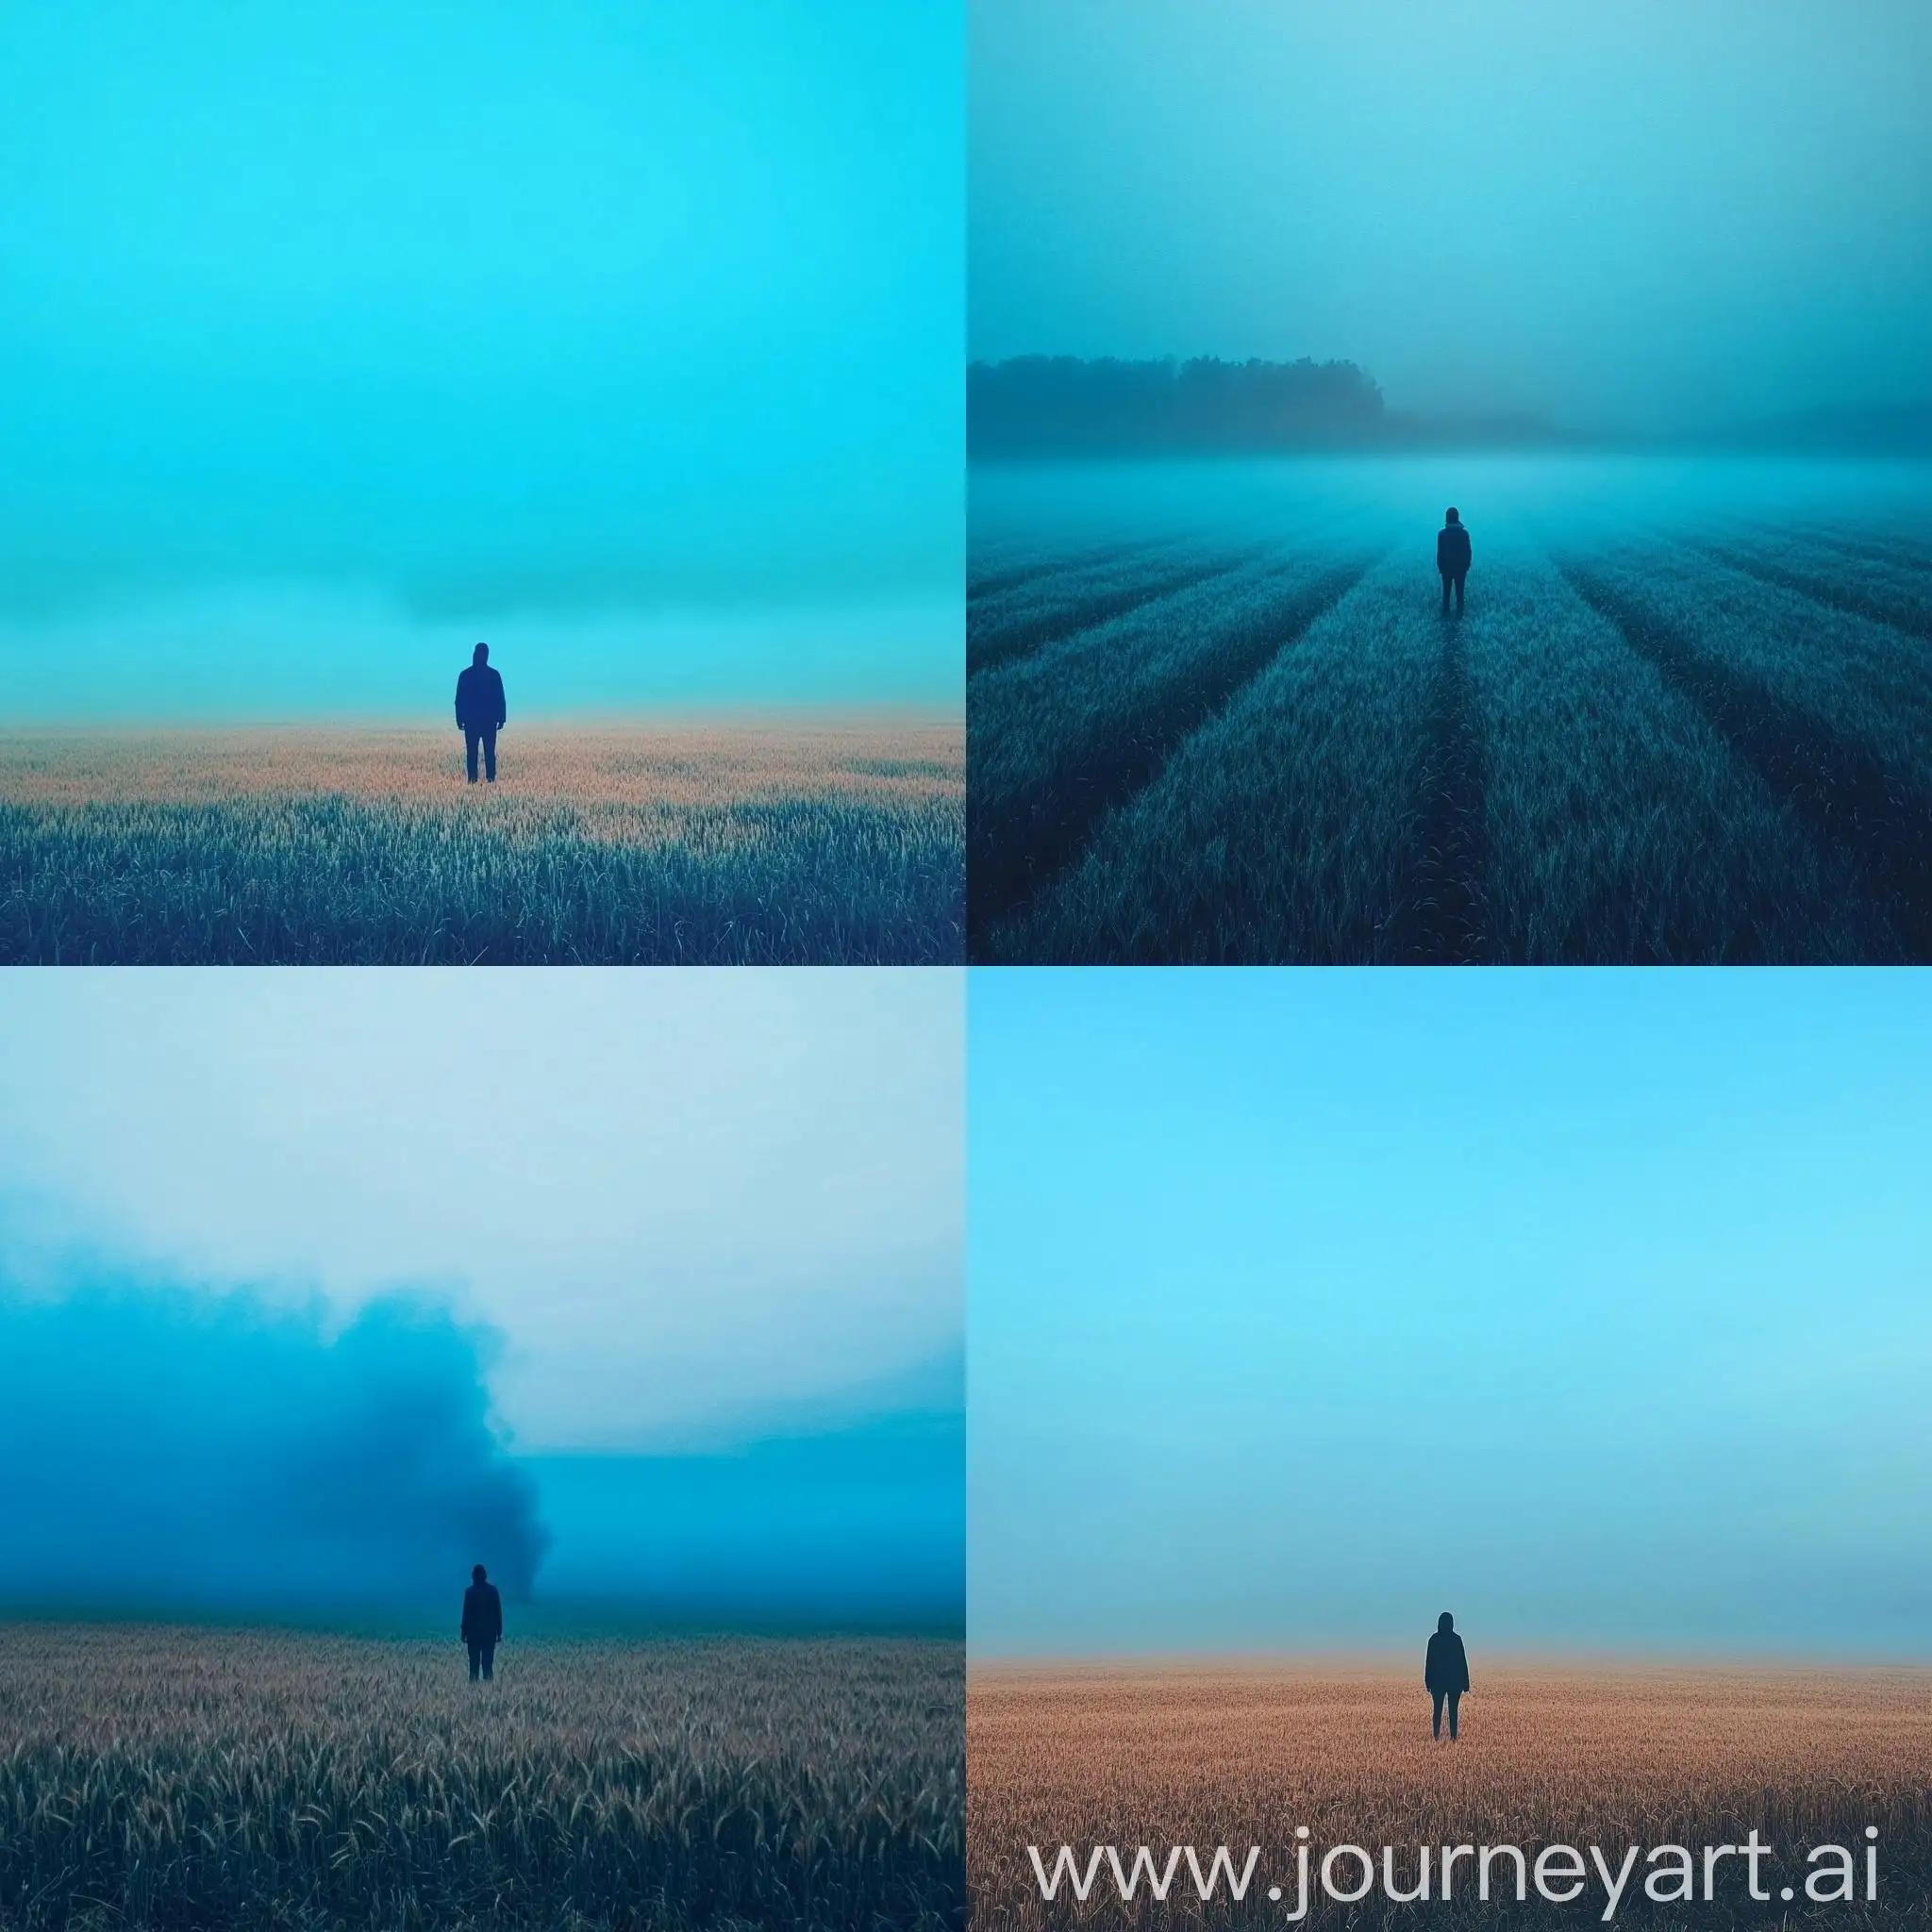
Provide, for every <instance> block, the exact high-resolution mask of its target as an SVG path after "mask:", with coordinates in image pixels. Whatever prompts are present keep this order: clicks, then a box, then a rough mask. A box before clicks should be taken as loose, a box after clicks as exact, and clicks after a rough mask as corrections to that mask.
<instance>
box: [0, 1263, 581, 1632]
mask: <svg viewBox="0 0 1932 1932" xmlns="http://www.w3.org/2000/svg"><path fill="white" fill-rule="evenodd" d="M490 1345H491V1339H490V1337H489V1336H488V1335H487V1333H483V1332H479V1331H476V1330H474V1329H471V1328H467V1327H465V1326H463V1325H461V1324H459V1323H458V1321H457V1320H456V1319H455V1318H454V1317H453V1316H452V1315H451V1314H450V1313H449V1312H448V1311H447V1310H445V1309H441V1308H439V1307H434V1306H431V1305H427V1304H424V1303H419V1302H416V1301H413V1300H410V1299H408V1298H404V1297H392V1298H387V1299H383V1300H379V1301H376V1302H374V1303H372V1304H370V1305H368V1306H366V1307H364V1308H363V1309H362V1310H361V1311H360V1313H358V1315H357V1316H356V1318H355V1319H354V1320H353V1321H352V1322H351V1323H350V1324H348V1326H347V1327H345V1328H343V1329H341V1331H340V1332H336V1333H331V1332H330V1331H329V1330H328V1329H327V1327H326V1326H325V1322H324V1316H323V1311H322V1310H321V1309H320V1308H319V1307H309V1308H304V1309H286V1308H276V1307H269V1306H268V1305H266V1304H264V1303H263V1302H262V1301H260V1300H259V1299H258V1298H256V1297H254V1296H250V1295H246V1294H232V1295H224V1296H220V1297H214V1296H208V1295H192V1294H189V1293H186V1292H182V1291H160V1292H157V1291H154V1290H152V1289H143V1290H142V1291H139V1292H136V1291H127V1290H111V1289H109V1290H103V1289H90V1290H87V1291H81V1292H78V1293H75V1294H71V1295H67V1296H65V1297H62V1298H60V1299H58V1300H48V1299H34V1298H20V1297H16V1296H12V1295H0V1468H4V1469H5V1470H6V1471H7V1472H8V1489H9V1491H10V1507H9V1508H8V1512H7V1514H8V1521H7V1527H6V1534H5V1535H4V1536H0V1605H5V1606H8V1607H15V1608H22V1607H28V1608H33V1607H38V1608H45V1609H49V1610H53V1609H59V1610H75V1609H89V1610H111V1611H125V1612H127V1613H138V1612H139V1613H157V1612H165V1613H178V1614H248V1613H256V1614H259V1613H268V1614H275V1615H291V1616H298V1617H308V1616H318V1617H331V1616H339V1615H341V1614H343V1613H363V1614H374V1615H391V1614H398V1613H402V1614H414V1613H418V1612H421V1611H424V1610H427V1609H429V1608H430V1607H444V1606H451V1605H453V1604H454V1603H455V1602H456V1600H457V1598H458V1596H459V1594H460V1591H461V1589H462V1586H463V1584H464V1583H465V1582H466V1581H467V1580H468V1575H469V1570H470V1566H471V1564H473V1563H476V1562H482V1563H486V1564H487V1565H488V1566H489V1568H490V1572H491V1576H492V1577H494V1578H495V1579H496V1580H497V1581H498V1582H499V1583H500V1584H501V1585H502V1586H503V1589H504V1593H505V1595H506V1596H507V1597H508V1598H510V1599H511V1600H512V1601H515V1600H518V1599H522V1598H526V1597H527V1596H528V1595H529V1593H530V1590H531V1587H532V1585H533V1583H534V1581H535V1578H536V1574H537V1569H538V1566H539V1564H540V1563H541V1560H542V1557H543V1553H544V1549H545V1547H546V1544H547V1542H548V1541H549V1539H548V1535H547V1532H546V1531H545V1529H544V1528H543V1525H542V1524H541V1522H540V1520H539V1514H538V1507H537V1493H536V1489H535V1486H534V1484H533V1483H532V1482H531V1480H530V1478H529V1477H528V1476H527V1475H526V1474H524V1473H523V1472H522V1471H520V1470H519V1469H518V1468H516V1467H515V1466H514V1465H513V1464H512V1463H511V1461H510V1460H509V1458H508V1454H507V1452H506V1450H505V1448H504V1446H503V1444H502V1442H501V1441H499V1440H498V1437H497V1435H496V1434H495V1432H494V1431H493V1429H492V1428H491V1422H490V1416H489V1396H488V1392H487V1390H486V1387H485V1383H484V1374H483V1372H484V1368H485V1366H486V1363H487V1359H488V1354H489V1349H490ZM451 1615H452V1616H454V1610H453V1609H452V1610H451Z"/></svg>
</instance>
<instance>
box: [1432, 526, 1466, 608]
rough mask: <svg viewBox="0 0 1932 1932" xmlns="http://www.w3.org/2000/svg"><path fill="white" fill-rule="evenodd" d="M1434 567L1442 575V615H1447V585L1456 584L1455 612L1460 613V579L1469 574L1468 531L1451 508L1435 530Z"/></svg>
mask: <svg viewBox="0 0 1932 1932" xmlns="http://www.w3.org/2000/svg"><path fill="white" fill-rule="evenodd" d="M1436 568H1437V570H1439V571H1440V572H1441V575H1442V615H1443V616H1444V617H1447V616H1448V615H1449V587H1450V585H1451V584H1454V585H1455V586H1456V614H1457V617H1460V616H1461V615H1462V580H1463V578H1464V577H1466V576H1467V575H1469V532H1468V531H1467V530H1465V529H1464V528H1463V527H1462V519H1461V517H1459V516H1458V515H1457V513H1456V511H1455V510H1454V509H1451V510H1450V511H1449V512H1448V514H1447V515H1446V516H1444V517H1443V519H1442V527H1441V529H1440V530H1438V531H1437V532H1436Z"/></svg>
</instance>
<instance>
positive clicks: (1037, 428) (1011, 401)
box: [966, 356, 1932, 457]
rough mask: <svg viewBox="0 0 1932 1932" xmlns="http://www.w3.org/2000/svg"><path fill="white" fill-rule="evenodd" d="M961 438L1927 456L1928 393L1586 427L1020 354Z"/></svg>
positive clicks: (1051, 448) (1181, 364)
mask: <svg viewBox="0 0 1932 1932" xmlns="http://www.w3.org/2000/svg"><path fill="white" fill-rule="evenodd" d="M966 445H967V449H968V452H969V453H970V454H971V455H974V456H980V457H1055V456H1074V457H1078V456H1089V457H1108V456H1145V455H1159V454H1161V453H1163V452H1168V453H1174V454H1180V453H1183V452H1186V451H1190V450H1198V451H1204V452H1213V451H1221V452H1228V451H1239V450H1252V451H1261V450H1295V449H1306V450H1344V449H1361V450H1369V449H1383V450H1449V449H1457V450H1474V449H1497V450H1512V449H1513V450H1551V449H1641V450H1650V451H1655V452H1658V453H1665V452H1670V451H1688V450H1693V449H1694V450H1710V451H1733V452H1736V453H1738V454H1740V455H1745V454H1770V453H1773V452H1787V453H1790V454H1792V455H1830V454H1842V455H1867V456H1922V455H1923V456H1932V401H1912V400H1902V401H1898V402H1891V403H1884V404H1871V405H1864V406H1827V407H1824V408H1812V409H1808V410H1805V411H1802V412H1798V413H1792V414H1787V415H1783V416H1777V417H1772V418H1767V419H1763V420H1760V421H1757V422H1745V423H1734V424H1730V425H1722V424H1719V425H1686V426H1685V427H1683V428H1681V429H1676V430H1671V429H1664V430H1658V429H1656V428H1648V429H1635V428H1632V429H1625V430H1622V431H1619V430H1617V429H1616V428H1614V427H1609V426H1604V427H1599V428H1597V429H1594V430H1579V429H1574V428H1571V429H1561V428H1558V427H1557V426H1556V425H1553V424H1552V423H1551V422H1550V421H1549V420H1548V419H1547V418H1545V417H1542V416H1539V415H1536V414H1534V413H1532V412H1529V411H1525V410H1509V409H1497V408H1474V409H1464V410H1460V411H1457V410H1455V409H1453V408H1452V409H1448V410H1432V411H1429V412H1426V413H1424V412H1420V411H1415V410H1403V409H1391V408H1387V407H1386V406H1385V405H1384V403H1383V399H1382V391H1381V390H1380V388H1378V387H1377V385H1376V383H1375V381H1374V378H1373V377H1372V376H1371V375H1369V374H1368V373H1367V372H1366V371H1365V370H1363V369H1361V368H1360V367H1358V366H1357V364H1356V363H1353V362H1315V361H1310V360H1308V359H1307V358H1303V359H1302V360H1301V361H1299V362H1264V361H1261V360H1259V359H1258V358H1257V359H1254V360H1250V361H1247V362H1223V361H1220V360H1218V359H1217V358H1214V357H1211V356H1200V357H1196V358H1193V359H1192V360H1191V361H1180V360H1176V359H1175V358H1173V357H1169V358H1165V359H1164V360H1159V361H1150V362H1128V361H1122V360H1120V359H1118V358H1114V357H1110V356H1106V357H1101V358H1097V359H1095V360H1091V361H1088V360H1083V359H1082V358H1079V357H1077V356H1018V357H1015V358H1013V359H1012V360H1011V361H1008V362H974V363H972V364H970V365H969V366H968V368H967V371H966Z"/></svg>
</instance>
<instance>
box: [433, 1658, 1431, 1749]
mask: <svg viewBox="0 0 1932 1932" xmlns="http://www.w3.org/2000/svg"><path fill="white" fill-rule="evenodd" d="M470 1674H471V1675H472V1676H475V1672H474V1671H472V1672H471V1673H470ZM484 1675H486V1676H488V1675H489V1673H488V1672H487V1671H486V1672H485V1673H484ZM1429 1695H1430V1696H1431V1697H1433V1698H1434V1699H1435V1700H1436V1716H1435V1724H1434V1729H1435V1735H1436V1736H1437V1737H1439V1738H1440V1737H1441V1735H1442V1700H1443V1699H1444V1698H1445V1697H1446V1698H1447V1699H1448V1700H1449V1741H1450V1742H1451V1743H1452V1744H1453V1743H1454V1742H1455V1741H1456V1707H1457V1705H1458V1704H1460V1703H1461V1702H1462V1692H1461V1691H1430V1692H1429Z"/></svg>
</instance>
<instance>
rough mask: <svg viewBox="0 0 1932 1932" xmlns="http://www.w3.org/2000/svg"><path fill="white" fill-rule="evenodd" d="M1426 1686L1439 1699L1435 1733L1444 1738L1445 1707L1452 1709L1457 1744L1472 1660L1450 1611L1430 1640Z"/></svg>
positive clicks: (1452, 1737) (1451, 1728) (1452, 1731)
mask: <svg viewBox="0 0 1932 1932" xmlns="http://www.w3.org/2000/svg"><path fill="white" fill-rule="evenodd" d="M1423 1686H1424V1689H1425V1690H1426V1691H1428V1693H1429V1695H1430V1697H1431V1698H1433V1699H1434V1700H1435V1706H1436V1714H1435V1718H1434V1721H1433V1730H1434V1735H1435V1736H1436V1737H1439V1738H1440V1737H1441V1735H1442V1705H1443V1702H1444V1701H1445V1700H1446V1701H1447V1703H1448V1706H1449V1741H1450V1742H1451V1743H1452V1744H1453V1743H1455V1741H1456V1707H1457V1705H1458V1704H1460V1703H1461V1702H1462V1693H1463V1692H1464V1691H1467V1690H1468V1689H1469V1658H1468V1657H1467V1656H1466V1655H1465V1654H1464V1651H1463V1648H1462V1639H1461V1638H1459V1637H1458V1636H1457V1634H1456V1619H1455V1618H1454V1617H1452V1616H1451V1615H1450V1614H1449V1612H1448V1611H1447V1610H1444V1611H1443V1612H1442V1614H1441V1616H1440V1617H1438V1618H1437V1619H1436V1634H1435V1635H1434V1636H1433V1637H1432V1638H1430V1639H1429V1653H1428V1656H1427V1657H1425V1658H1424V1662H1423Z"/></svg>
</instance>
